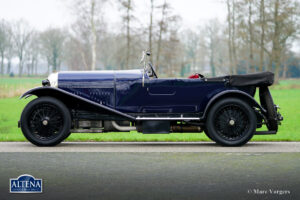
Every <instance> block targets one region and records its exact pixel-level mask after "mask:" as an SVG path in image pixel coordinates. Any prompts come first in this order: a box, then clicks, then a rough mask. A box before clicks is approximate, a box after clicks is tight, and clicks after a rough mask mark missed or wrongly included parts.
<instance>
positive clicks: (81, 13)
mask: <svg viewBox="0 0 300 200" xmlns="http://www.w3.org/2000/svg"><path fill="white" fill-rule="evenodd" d="M105 2H106V0H88V1H86V0H76V1H74V2H73V6H72V7H73V11H74V15H76V16H77V21H76V22H75V23H74V24H73V28H72V30H73V33H74V34H75V37H76V38H78V40H77V42H78V43H77V45H78V47H77V48H78V49H79V50H80V51H81V53H80V54H81V57H82V59H83V62H84V63H85V65H86V67H85V68H86V69H88V68H89V69H91V70H96V68H97V66H96V64H97V49H98V48H97V44H98V40H99V34H100V33H101V31H102V28H103V27H104V26H102V25H103V8H104V6H105ZM87 48H89V50H87ZM87 65H88V66H87Z"/></svg>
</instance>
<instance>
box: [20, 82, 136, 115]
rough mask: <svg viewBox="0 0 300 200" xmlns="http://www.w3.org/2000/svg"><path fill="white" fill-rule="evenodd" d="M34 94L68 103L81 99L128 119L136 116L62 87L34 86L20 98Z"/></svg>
mask: <svg viewBox="0 0 300 200" xmlns="http://www.w3.org/2000/svg"><path fill="white" fill-rule="evenodd" d="M32 95H35V96H37V97H41V96H51V97H54V98H57V99H60V100H61V101H63V102H65V104H68V102H70V101H73V100H78V101H81V102H84V103H88V104H90V105H92V106H95V107H98V108H102V109H104V110H107V111H109V112H112V113H114V114H117V115H120V116H123V117H125V118H127V119H130V120H135V117H133V116H131V115H128V114H125V113H122V112H120V111H118V110H115V109H113V108H110V107H108V106H105V105H103V104H100V103H96V102H93V101H91V100H89V99H85V98H83V97H80V96H77V95H75V94H72V93H69V92H66V91H64V90H62V89H60V88H54V87H48V86H45V87H36V88H33V89H31V90H28V91H27V92H25V93H24V94H23V95H21V96H20V99H22V98H24V97H25V98H28V97H30V96H32Z"/></svg>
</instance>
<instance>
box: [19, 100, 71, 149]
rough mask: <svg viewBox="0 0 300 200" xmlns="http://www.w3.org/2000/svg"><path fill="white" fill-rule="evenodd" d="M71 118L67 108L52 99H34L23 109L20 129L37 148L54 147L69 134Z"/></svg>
mask: <svg viewBox="0 0 300 200" xmlns="http://www.w3.org/2000/svg"><path fill="white" fill-rule="evenodd" d="M70 128H71V116H70V112H69V110H68V109H67V107H66V106H65V105H64V104H63V103H62V102H61V101H59V100H57V99H55V98H52V97H40V98H37V99H34V100H33V101H31V102H30V103H28V104H27V106H26V107H25V108H24V110H23V112H22V115H21V129H22V132H23V134H24V136H25V137H26V138H27V139H28V140H29V141H30V142H31V143H33V144H35V145H37V146H54V145H57V144H59V143H60V142H62V141H63V140H64V139H65V138H66V137H67V136H68V135H69V133H70Z"/></svg>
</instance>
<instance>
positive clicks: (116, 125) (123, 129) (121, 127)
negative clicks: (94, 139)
mask: <svg viewBox="0 0 300 200" xmlns="http://www.w3.org/2000/svg"><path fill="white" fill-rule="evenodd" d="M111 124H112V125H113V127H114V128H115V129H117V130H118V131H136V127H134V126H120V125H119V124H117V122H115V121H111Z"/></svg>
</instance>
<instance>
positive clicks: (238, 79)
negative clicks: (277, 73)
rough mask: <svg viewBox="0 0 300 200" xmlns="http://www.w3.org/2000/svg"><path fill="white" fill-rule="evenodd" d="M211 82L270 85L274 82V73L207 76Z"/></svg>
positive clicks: (238, 84)
mask: <svg viewBox="0 0 300 200" xmlns="http://www.w3.org/2000/svg"><path fill="white" fill-rule="evenodd" d="M206 80H207V81H209V82H214V81H228V83H229V85H231V86H257V87H260V86H270V85H272V84H273V83H274V73H272V72H259V73H253V74H243V75H228V76H220V77H214V78H207V79H206Z"/></svg>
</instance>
